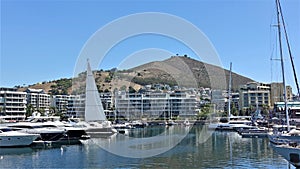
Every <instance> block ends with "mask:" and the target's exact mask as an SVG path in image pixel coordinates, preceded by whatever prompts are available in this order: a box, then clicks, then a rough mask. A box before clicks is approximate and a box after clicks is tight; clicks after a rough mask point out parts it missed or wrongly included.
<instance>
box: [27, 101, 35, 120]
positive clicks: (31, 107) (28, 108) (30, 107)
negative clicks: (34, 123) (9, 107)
mask: <svg viewBox="0 0 300 169" xmlns="http://www.w3.org/2000/svg"><path fill="white" fill-rule="evenodd" d="M34 111H35V107H33V106H32V104H27V105H26V113H25V116H26V119H27V117H30V116H32V113H33V112H34Z"/></svg>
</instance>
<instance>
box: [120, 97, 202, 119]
mask: <svg viewBox="0 0 300 169" xmlns="http://www.w3.org/2000/svg"><path fill="white" fill-rule="evenodd" d="M197 103H199V101H197V97H196V95H195V94H190V93H188V92H183V91H175V92H169V93H167V92H160V91H156V92H145V93H128V92H125V91H119V92H116V95H115V108H116V114H117V116H119V117H124V118H126V119H130V120H132V119H141V118H148V119H157V118H172V117H178V116H179V117H191V116H195V115H196V114H197V110H196V108H197Z"/></svg>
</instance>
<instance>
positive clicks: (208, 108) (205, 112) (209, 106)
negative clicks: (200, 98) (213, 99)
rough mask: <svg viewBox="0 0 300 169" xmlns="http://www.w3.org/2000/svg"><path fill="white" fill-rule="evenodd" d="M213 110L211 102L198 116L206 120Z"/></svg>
mask: <svg viewBox="0 0 300 169" xmlns="http://www.w3.org/2000/svg"><path fill="white" fill-rule="evenodd" d="M211 112H212V108H211V104H205V105H204V106H203V107H202V108H201V110H200V112H199V114H198V118H199V119H201V120H205V119H207V117H208V115H209V114H210V113H211Z"/></svg>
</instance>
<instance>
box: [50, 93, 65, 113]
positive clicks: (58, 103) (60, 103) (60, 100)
mask: <svg viewBox="0 0 300 169" xmlns="http://www.w3.org/2000/svg"><path fill="white" fill-rule="evenodd" d="M68 98H69V96H68V95H54V96H53V97H52V98H51V106H53V107H55V108H56V109H57V110H58V111H59V112H62V113H67V107H68Z"/></svg>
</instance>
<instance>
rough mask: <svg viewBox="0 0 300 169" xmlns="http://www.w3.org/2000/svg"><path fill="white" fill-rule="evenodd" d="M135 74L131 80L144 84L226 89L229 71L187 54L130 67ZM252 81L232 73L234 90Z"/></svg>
mask: <svg viewBox="0 0 300 169" xmlns="http://www.w3.org/2000/svg"><path fill="white" fill-rule="evenodd" d="M130 71H131V72H135V74H136V76H135V77H134V78H133V80H132V81H133V82H135V83H138V84H141V85H144V84H155V83H163V84H170V85H178V86H185V87H195V86H196V87H210V88H213V89H227V88H228V82H229V71H228V70H225V69H223V68H221V67H217V66H214V65H211V64H207V63H203V62H200V61H197V60H195V59H191V58H189V57H187V56H173V57H171V58H169V59H167V60H164V61H156V62H151V63H147V64H144V65H141V66H138V67H135V68H132V69H130ZM251 81H253V80H252V79H249V78H247V77H244V76H241V75H239V74H236V73H234V72H233V73H232V89H233V90H234V91H236V90H237V89H238V87H239V85H241V84H246V83H247V82H251Z"/></svg>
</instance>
